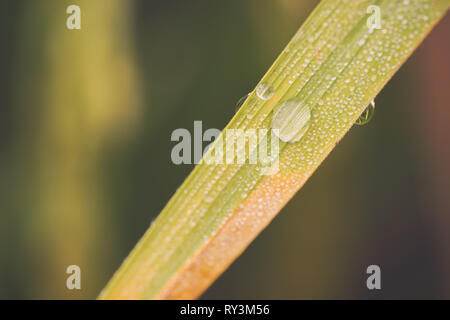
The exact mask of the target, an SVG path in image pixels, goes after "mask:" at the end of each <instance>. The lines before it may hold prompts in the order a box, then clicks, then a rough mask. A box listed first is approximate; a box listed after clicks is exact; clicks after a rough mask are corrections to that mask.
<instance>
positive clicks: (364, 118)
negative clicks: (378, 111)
mask: <svg viewBox="0 0 450 320" xmlns="http://www.w3.org/2000/svg"><path fill="white" fill-rule="evenodd" d="M374 114H375V101H374V100H373V101H372V102H371V103H370V104H369V105H368V106H367V108H366V109H365V110H364V111H363V113H362V114H361V115H360V116H359V118H358V120H356V122H355V124H357V125H359V126H363V125H365V124H366V123H368V122H369V121H370V120H371V119H372V118H373V115H374Z"/></svg>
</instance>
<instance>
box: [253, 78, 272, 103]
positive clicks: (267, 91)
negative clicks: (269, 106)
mask: <svg viewBox="0 0 450 320" xmlns="http://www.w3.org/2000/svg"><path fill="white" fill-rule="evenodd" d="M274 92H275V90H274V88H273V87H272V86H271V85H270V84H268V83H266V82H261V83H260V84H258V86H257V87H256V95H257V96H258V97H259V98H260V99H262V100H269V99H270V98H272V97H273V94H274Z"/></svg>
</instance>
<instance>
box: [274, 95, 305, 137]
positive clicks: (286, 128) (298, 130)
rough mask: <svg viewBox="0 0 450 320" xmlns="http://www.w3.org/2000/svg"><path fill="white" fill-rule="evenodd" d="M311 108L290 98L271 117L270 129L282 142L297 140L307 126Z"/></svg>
mask: <svg viewBox="0 0 450 320" xmlns="http://www.w3.org/2000/svg"><path fill="white" fill-rule="evenodd" d="M310 120H311V108H310V107H309V106H307V105H305V104H303V103H301V102H300V101H299V100H297V99H291V100H288V101H286V102H284V103H283V104H281V106H280V107H279V109H278V110H277V111H276V112H275V114H274V116H273V118H272V124H271V128H272V129H278V130H279V131H278V133H277V131H274V132H275V134H276V135H277V136H278V138H280V140H281V141H283V142H291V143H293V142H297V141H299V140H300V139H301V138H302V137H303V135H304V134H305V133H306V131H307V130H308V128H309V124H310Z"/></svg>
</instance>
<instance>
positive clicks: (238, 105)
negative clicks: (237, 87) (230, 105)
mask: <svg viewBox="0 0 450 320" xmlns="http://www.w3.org/2000/svg"><path fill="white" fill-rule="evenodd" d="M249 95H250V93H247V94H246V95H245V96H243V97H242V98H240V99H239V100H238V102H237V103H236V110H235V111H236V112H238V110H239V108H240V107H241V106H242V105H243V104H244V102H245V100H247V98H248V96H249Z"/></svg>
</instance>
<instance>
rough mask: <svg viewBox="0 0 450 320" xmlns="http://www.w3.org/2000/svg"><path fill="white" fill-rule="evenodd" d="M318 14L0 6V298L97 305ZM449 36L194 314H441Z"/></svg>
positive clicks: (410, 66)
mask: <svg viewBox="0 0 450 320" xmlns="http://www.w3.org/2000/svg"><path fill="white" fill-rule="evenodd" d="M317 3H318V1H309V0H302V1H299V0H221V1H220V0H218V1H210V0H191V1H183V0H158V1H157V0H153V1H149V0H135V1H126V0H96V1H90V0H84V1H77V0H71V1H65V0H64V1H63V0H40V1H35V0H20V1H18V0H4V1H1V2H0V35H1V36H0V37H1V38H0V45H1V52H0V57H1V59H0V71H1V72H0V234H1V243H0V298H3V299H12V298H18V299H25V298H31V299H38V298H41V299H50V298H57V299H80V298H83V299H89V298H95V297H96V295H97V294H98V293H99V291H100V290H101V289H102V288H103V286H104V285H105V284H106V282H107V281H108V279H109V278H110V277H111V276H112V274H113V272H114V271H115V270H116V269H117V268H118V267H119V265H120V263H121V262H122V260H123V259H124V258H125V257H126V255H127V254H128V252H129V251H130V250H131V249H132V247H133V246H134V245H135V243H136V242H137V240H138V239H139V238H140V237H141V235H142V234H143V233H144V231H145V230H146V229H147V228H148V226H149V225H150V223H151V221H152V220H153V219H154V218H155V217H156V216H157V214H158V212H159V211H160V210H161V209H162V208H163V206H164V205H165V204H166V202H167V201H168V200H169V198H170V197H171V195H172V194H173V193H174V191H175V190H176V188H177V187H178V186H179V185H180V184H181V182H182V181H183V179H184V178H185V177H186V176H187V175H188V173H189V172H190V171H191V170H192V168H193V166H188V165H181V166H176V165H174V164H173V163H172V162H171V159H170V152H171V149H172V147H173V146H174V145H175V144H176V142H171V141H170V135H171V133H172V131H173V130H175V129H177V128H187V129H189V130H190V131H191V130H193V122H194V120H202V121H203V128H204V130H206V129H207V128H219V129H222V128H223V127H224V126H225V125H226V124H227V122H228V121H229V120H230V119H231V117H232V116H233V114H234V112H235V105H236V102H237V101H238V100H239V98H241V97H242V96H244V95H245V94H246V93H248V92H250V91H251V90H252V89H253V87H254V86H255V85H256V84H257V83H258V81H259V79H260V78H261V77H262V76H263V74H264V73H265V71H266V70H267V69H268V67H269V66H270V65H271V64H272V62H273V61H274V60H275V58H276V57H277V56H278V54H279V53H280V52H281V50H282V49H283V47H284V46H285V45H286V44H287V42H288V41H289V40H290V37H292V35H293V34H294V33H295V32H296V30H297V29H298V27H299V26H300V25H301V24H302V23H303V21H304V20H305V19H306V17H307V16H308V14H309V13H310V12H311V10H312V9H313V8H314V6H315V5H316V4H317ZM70 4H77V5H79V6H80V7H81V12H82V29H81V30H73V31H70V30H68V29H67V28H66V19H67V17H68V15H67V14H66V12H65V11H66V8H67V6H68V5H70ZM449 20H450V19H449V17H448V16H447V17H446V18H445V19H444V20H443V21H441V23H440V24H439V25H438V26H437V27H436V29H435V30H433V32H432V33H431V34H430V36H429V37H428V38H427V39H426V40H425V42H424V43H423V44H422V45H421V46H420V47H419V49H418V50H417V51H416V52H415V53H414V54H413V56H412V57H411V58H410V59H409V60H408V62H407V63H406V64H405V65H404V67H402V68H401V70H400V71H399V72H398V73H397V74H396V75H395V76H394V78H393V79H392V80H391V81H390V82H389V84H388V85H387V86H386V87H385V88H384V90H383V91H382V92H381V93H380V95H379V96H378V97H377V99H376V105H377V107H376V114H375V117H374V119H373V120H372V121H371V122H370V123H369V124H367V125H366V126H364V127H355V128H353V129H352V130H351V131H350V132H349V133H348V134H347V136H346V138H345V139H343V140H342V142H341V143H340V144H339V145H338V146H337V147H336V148H335V150H334V151H333V152H332V154H331V155H330V156H329V157H328V158H327V159H326V161H325V162H324V163H323V165H322V166H321V167H320V168H319V170H318V171H317V172H316V173H315V174H314V175H313V177H312V178H311V179H310V180H309V181H308V183H307V184H306V185H305V187H304V188H303V189H302V190H301V191H300V192H299V193H298V194H297V195H296V197H295V198H294V199H293V200H292V201H291V202H290V203H289V204H288V206H287V207H286V208H285V209H284V210H283V211H282V212H281V213H280V214H279V216H278V217H277V218H276V219H275V220H274V222H273V223H272V224H271V225H270V226H269V228H268V229H266V230H265V231H264V232H263V233H262V234H261V235H260V236H259V237H258V238H257V239H256V241H255V242H254V243H253V244H252V245H251V246H250V247H249V249H248V250H247V251H246V252H245V253H244V254H243V255H242V256H241V257H240V258H239V259H238V260H237V261H236V262H234V263H233V265H232V266H231V267H230V268H229V269H228V271H226V272H225V274H223V275H222V277H220V278H219V279H218V280H217V282H216V283H215V284H214V285H213V286H212V287H211V288H210V289H209V290H208V291H207V292H206V293H205V294H204V295H203V296H202V298H215V299H240V298H243V299H259V298H264V299H318V298H329V299H334V298H341V299H346V298H349V299H355V298H368V299H372V298H374V299H377V298H427V299H428V298H430V299H431V298H450V236H449V232H448V231H449V230H450V199H449V191H450V126H449V125H448V121H449V120H450V108H449V101H450V96H449V95H450V91H449V84H450V79H449V78H450V72H449V71H450V60H449V59H448V57H449V56H450V38H449V37H448V31H449V30H450V21H449ZM71 264H76V265H79V266H80V267H81V272H82V273H81V276H82V278H81V279H82V290H79V291H77V290H73V291H70V290H67V289H66V278H67V276H68V275H67V274H66V273H65V271H66V268H67V266H68V265H71ZM371 264H376V265H379V266H380V267H381V275H382V278H381V279H382V280H381V283H382V289H381V290H375V291H369V290H368V289H367V288H366V279H367V277H368V275H367V274H366V268H367V267H368V266H369V265H371Z"/></svg>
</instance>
